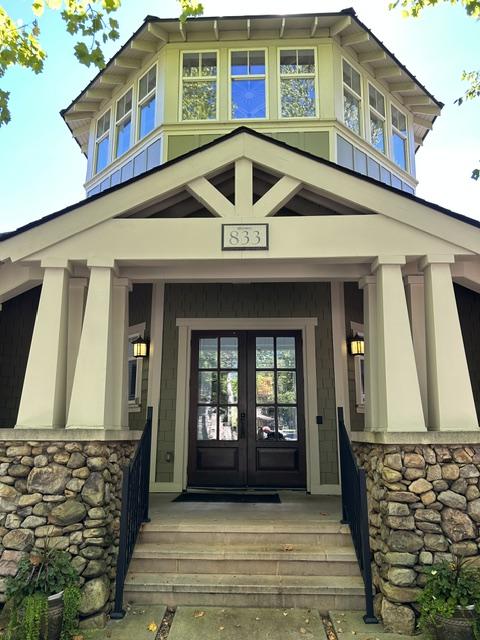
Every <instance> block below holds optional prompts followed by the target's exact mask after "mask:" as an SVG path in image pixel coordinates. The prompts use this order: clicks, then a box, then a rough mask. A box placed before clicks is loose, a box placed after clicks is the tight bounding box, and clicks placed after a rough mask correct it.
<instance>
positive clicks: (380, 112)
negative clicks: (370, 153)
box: [368, 84, 385, 153]
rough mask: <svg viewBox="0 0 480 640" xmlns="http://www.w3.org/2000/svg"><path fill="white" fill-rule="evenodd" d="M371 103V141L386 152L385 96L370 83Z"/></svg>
mask: <svg viewBox="0 0 480 640" xmlns="http://www.w3.org/2000/svg"><path fill="white" fill-rule="evenodd" d="M368 103H369V105H370V142H371V143H372V145H373V146H374V147H375V149H378V150H379V151H381V152H382V153H385V98H384V97H383V96H382V94H381V93H380V92H379V91H377V90H376V89H375V87H373V86H372V85H371V84H369V85H368Z"/></svg>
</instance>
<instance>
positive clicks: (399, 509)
mask: <svg viewBox="0 0 480 640" xmlns="http://www.w3.org/2000/svg"><path fill="white" fill-rule="evenodd" d="M385 510H386V513H387V515H389V516H409V515H410V509H409V508H408V505H407V504H405V503H403V502H387V504H386V506H385Z"/></svg>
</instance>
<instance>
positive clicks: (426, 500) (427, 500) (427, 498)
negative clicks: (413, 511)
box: [420, 491, 437, 507]
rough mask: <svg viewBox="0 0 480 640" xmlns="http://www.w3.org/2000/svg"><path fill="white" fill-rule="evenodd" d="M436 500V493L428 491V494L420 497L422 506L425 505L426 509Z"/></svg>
mask: <svg viewBox="0 0 480 640" xmlns="http://www.w3.org/2000/svg"><path fill="white" fill-rule="evenodd" d="M436 499H437V495H436V493H435V492H434V491H427V492H426V493H422V495H421V496H420V500H421V501H422V504H424V505H425V506H426V507H428V506H429V505H431V504H433V503H434V502H435V501H436Z"/></svg>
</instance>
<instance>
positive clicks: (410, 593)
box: [380, 581, 422, 602]
mask: <svg viewBox="0 0 480 640" xmlns="http://www.w3.org/2000/svg"><path fill="white" fill-rule="evenodd" d="M380 588H381V590H382V593H383V595H384V596H386V597H387V598H388V599H389V600H391V602H415V601H416V600H417V598H418V596H419V595H420V593H421V592H422V590H421V589H419V588H418V587H397V586H396V585H394V584H392V583H391V582H384V581H382V583H381V586H380Z"/></svg>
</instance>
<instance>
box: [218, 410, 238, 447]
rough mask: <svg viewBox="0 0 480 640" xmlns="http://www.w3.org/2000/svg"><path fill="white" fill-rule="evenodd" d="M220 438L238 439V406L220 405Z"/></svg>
mask: <svg viewBox="0 0 480 640" xmlns="http://www.w3.org/2000/svg"><path fill="white" fill-rule="evenodd" d="M219 415H220V424H219V427H220V429H219V430H220V434H219V435H220V440H238V408H237V407H220V414H219Z"/></svg>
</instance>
